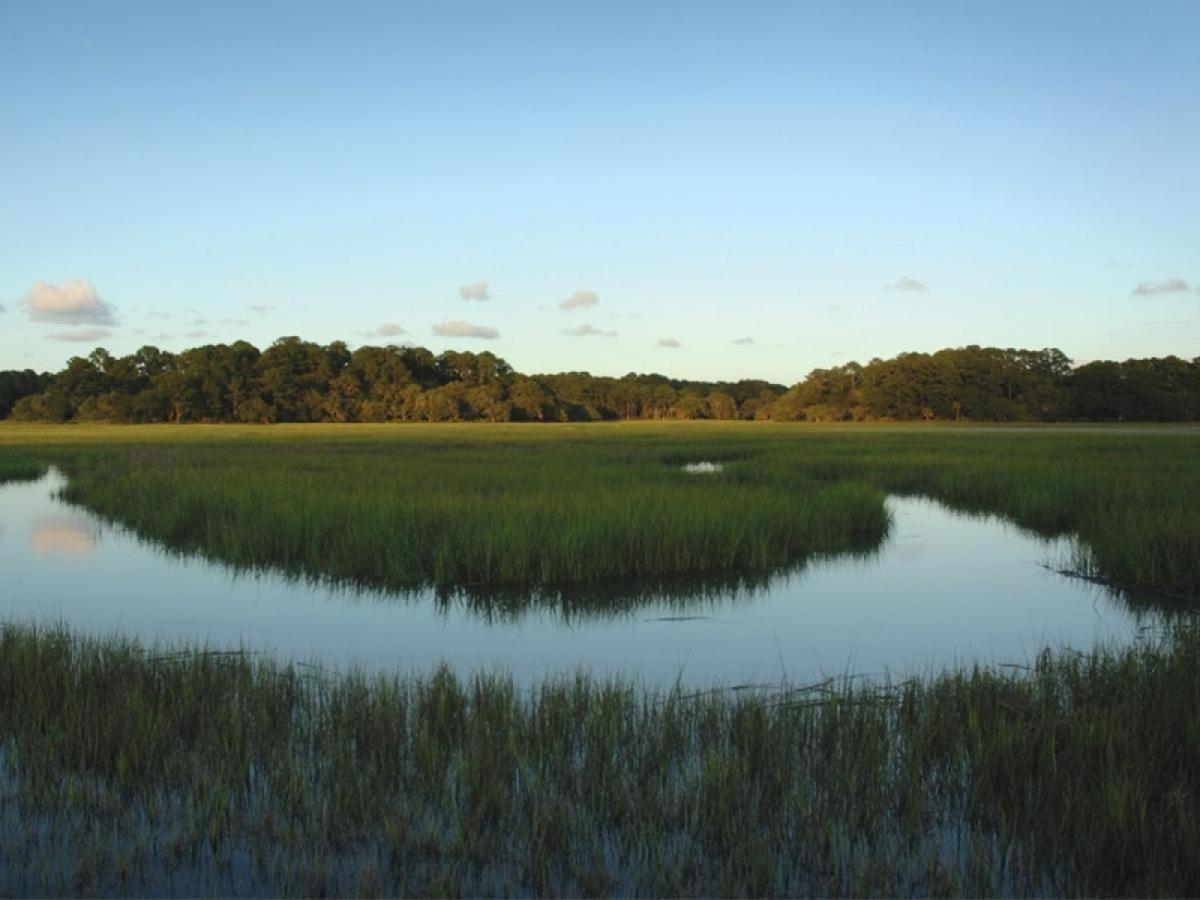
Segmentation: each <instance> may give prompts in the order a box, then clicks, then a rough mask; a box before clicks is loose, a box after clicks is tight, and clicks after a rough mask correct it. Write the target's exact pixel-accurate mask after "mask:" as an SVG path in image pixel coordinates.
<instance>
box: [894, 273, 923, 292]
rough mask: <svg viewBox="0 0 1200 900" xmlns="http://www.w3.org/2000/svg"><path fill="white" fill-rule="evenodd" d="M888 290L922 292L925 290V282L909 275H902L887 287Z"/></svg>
mask: <svg viewBox="0 0 1200 900" xmlns="http://www.w3.org/2000/svg"><path fill="white" fill-rule="evenodd" d="M888 290H892V291H923V290H925V282H923V281H921V279H919V278H913V277H912V276H911V275H903V276H901V277H900V278H898V279H896V281H894V282H893V283H892V284H889V285H888Z"/></svg>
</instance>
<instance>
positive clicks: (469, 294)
mask: <svg viewBox="0 0 1200 900" xmlns="http://www.w3.org/2000/svg"><path fill="white" fill-rule="evenodd" d="M458 296H460V297H462V298H463V299H464V300H491V299H492V295H491V294H490V293H488V283H487V282H486V281H472V282H471V283H470V284H464V285H462V286H461V287H460V288H459V289H458Z"/></svg>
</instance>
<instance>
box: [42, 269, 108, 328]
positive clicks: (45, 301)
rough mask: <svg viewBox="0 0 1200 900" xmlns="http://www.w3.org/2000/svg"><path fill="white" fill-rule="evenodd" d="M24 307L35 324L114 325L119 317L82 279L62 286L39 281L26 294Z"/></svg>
mask: <svg viewBox="0 0 1200 900" xmlns="http://www.w3.org/2000/svg"><path fill="white" fill-rule="evenodd" d="M25 308H26V309H27V310H28V311H29V318H30V319H32V320H33V321H35V322H55V323H57V324H59V325H115V324H116V323H117V319H116V316H115V315H114V314H113V308H112V307H111V306H109V305H108V304H107V303H105V302H104V300H102V299H101V298H100V295H99V294H98V293H96V287H95V285H93V284H92V283H91V282H90V281H87V280H86V279H83V278H70V279H68V280H66V281H64V282H63V283H62V284H47V283H46V282H44V281H39V282H38V283H37V284H35V285H34V286H33V287H32V288H30V290H29V293H27V294H26V295H25Z"/></svg>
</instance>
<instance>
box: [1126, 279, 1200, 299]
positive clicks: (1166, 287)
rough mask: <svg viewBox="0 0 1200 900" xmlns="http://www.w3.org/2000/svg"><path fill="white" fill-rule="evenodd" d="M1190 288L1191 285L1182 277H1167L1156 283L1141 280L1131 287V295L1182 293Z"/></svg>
mask: <svg viewBox="0 0 1200 900" xmlns="http://www.w3.org/2000/svg"><path fill="white" fill-rule="evenodd" d="M1191 289H1192V286H1191V285H1190V284H1188V283H1187V282H1186V281H1184V280H1183V279H1182V278H1168V279H1167V280H1166V281H1160V282H1158V283H1157V284H1156V283H1154V282H1152V281H1143V282H1142V283H1141V284H1139V285H1138V286H1137V287H1135V288H1134V289H1133V296H1135V297H1152V296H1154V295H1155V294H1182V293H1185V292H1187V291H1190V290H1191Z"/></svg>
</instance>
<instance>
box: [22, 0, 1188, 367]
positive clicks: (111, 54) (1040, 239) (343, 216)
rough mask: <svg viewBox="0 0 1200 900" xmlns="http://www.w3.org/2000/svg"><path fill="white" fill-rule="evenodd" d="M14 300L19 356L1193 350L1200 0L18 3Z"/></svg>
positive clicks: (698, 360)
mask: <svg viewBox="0 0 1200 900" xmlns="http://www.w3.org/2000/svg"><path fill="white" fill-rule="evenodd" d="M566 301H572V302H569V303H566V305H567V306H568V307H572V308H567V309H564V308H562V307H563V305H564V302H566ZM0 304H2V305H3V307H4V311H3V312H0V368H25V367H33V368H39V369H40V368H51V369H57V368H59V367H61V366H62V364H63V363H64V362H65V361H66V359H67V358H68V357H69V356H72V355H76V354H86V353H87V352H90V350H91V349H92V348H93V347H95V346H104V347H106V348H107V349H108V350H110V351H112V352H114V353H127V352H131V351H133V350H135V349H136V348H137V347H139V346H141V345H142V344H145V343H153V344H156V345H158V346H161V347H165V348H168V349H175V350H177V349H182V348H184V347H188V346H193V345H196V344H201V343H208V342H215V341H230V340H233V339H236V338H246V339H249V340H251V341H254V342H255V343H257V344H259V345H260V346H266V345H267V344H269V343H270V341H271V340H273V339H274V338H276V337H278V336H280V335H285V334H298V335H300V336H301V337H304V338H306V339H310V340H315V341H319V342H321V343H326V342H328V341H331V340H334V339H342V340H345V341H347V342H348V343H349V344H351V345H352V346H354V345H358V344H363V343H372V342H373V343H385V342H404V341H407V342H411V343H416V344H421V345H423V346H427V347H429V348H431V349H433V350H435V351H441V350H444V349H447V348H455V349H472V350H485V349H486V350H491V351H493V352H495V353H497V354H499V355H500V356H503V357H505V358H506V359H507V360H508V361H509V362H510V363H512V364H513V365H514V366H515V367H516V368H518V369H520V370H521V371H526V372H534V371H561V370H568V369H587V370H589V371H592V372H595V373H599V374H616V375H619V374H624V373H625V372H628V371H639V372H649V371H660V372H665V373H668V374H673V375H677V376H681V377H694V378H712V379H718V378H738V377H765V378H770V379H772V380H776V381H781V382H785V383H789V384H790V383H793V382H795V381H797V380H799V379H800V378H802V377H803V376H804V375H805V374H806V373H807V372H808V371H809V370H810V369H812V368H814V367H824V366H829V365H833V364H839V363H841V362H845V361H847V360H849V359H858V360H860V361H865V360H867V359H869V358H871V357H873V356H890V355H893V354H895V353H897V352H900V351H903V350H935V349H938V348H940V347H944V346H962V345H965V344H971V343H979V344H991V345H1000V346H1019V347H1028V348H1041V347H1046V346H1057V347H1059V348H1060V349H1062V350H1063V351H1064V352H1066V353H1067V355H1068V356H1071V357H1072V358H1074V359H1076V360H1077V361H1080V362H1082V361H1087V360H1090V359H1097V358H1116V359H1124V358H1127V357H1133V356H1148V355H1165V354H1168V353H1174V354H1178V355H1181V356H1184V357H1186V358H1192V357H1194V356H1197V355H1200V2H1197V0H1181V2H1177V3H1170V2H1153V0H1140V2H1129V3H1106V2H1103V0H1091V2H1086V3H1073V2H1058V0H1056V2H1044V0H1039V2H1031V3H1026V2H1013V0H1005V2H993V3H982V2H980V3H976V2H964V0H953V2H939V3H921V2H903V3H893V2H878V3H855V2H844V0H839V2H829V3H815V2H813V3H808V2H799V0H795V2H786V3H779V4H767V3H752V2H745V3H743V2H736V3H735V2H722V3H712V4H708V3H702V2H693V3H679V4H670V3H657V4H652V3H647V2H636V3H628V4H626V3H618V2H612V0H607V2H602V3H595V4H589V3H577V2H554V3H544V4H541V3H528V4H527V3H508V2H506V3H495V2H488V3H482V2H481V3H478V4H461V3H454V2H445V0H441V2H431V3H401V2H384V3H379V4H353V3H345V2H339V3H332V2H331V3H328V4H321V5H317V4H305V3H298V2H289V3H283V2H280V3H270V2H255V3H241V2H239V3H228V4H225V3H219V2H192V3H172V2H166V3H164V2H161V0H156V2H152V3H133V2H128V3H104V2H82V3H65V2H46V0H37V2H30V3H25V2H17V0H0ZM381 328H382V331H381V332H379V330H380V329H381ZM400 329H403V331H402V332H401V331H400ZM435 329H436V330H437V331H440V332H443V333H442V334H437V333H435ZM372 332H379V333H380V334H381V335H382V336H372ZM464 332H466V334H464ZM569 332H575V334H571V333H569ZM479 334H482V335H484V336H473V335H479ZM493 334H494V335H495V336H494V337H491V336H488V335H493Z"/></svg>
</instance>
